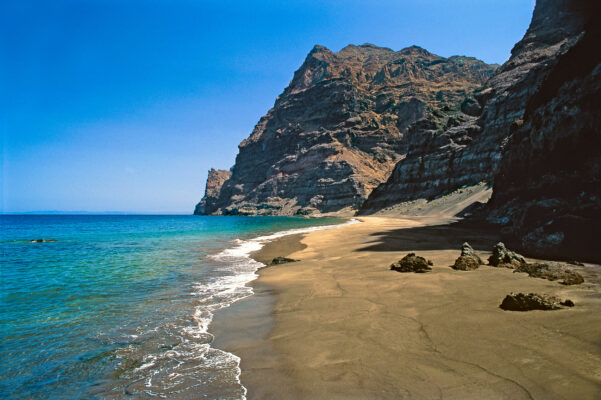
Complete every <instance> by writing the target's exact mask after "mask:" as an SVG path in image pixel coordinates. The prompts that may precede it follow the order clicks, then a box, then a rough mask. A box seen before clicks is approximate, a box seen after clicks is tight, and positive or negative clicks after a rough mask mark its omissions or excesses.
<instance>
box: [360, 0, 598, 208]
mask: <svg viewBox="0 0 601 400" xmlns="http://www.w3.org/2000/svg"><path fill="white" fill-rule="evenodd" d="M586 3H587V0H538V1H537V4H536V7H535V10H534V14H533V17H532V22H531V24H530V27H529V28H528V31H527V32H526V34H525V36H524V38H523V39H522V40H521V41H520V42H518V43H517V44H516V45H515V46H514V48H513V50H512V52H511V57H510V59H509V60H508V61H507V62H506V63H505V64H503V65H502V66H501V67H500V68H499V70H498V71H497V72H496V74H495V75H494V76H493V77H492V78H491V79H490V80H489V81H488V82H486V84H485V85H484V86H483V87H482V88H480V89H479V90H477V91H475V92H474V93H473V96H471V97H467V98H466V99H465V101H464V103H463V104H462V110H463V111H464V112H465V113H467V114H469V115H471V116H473V117H472V118H468V119H467V120H466V121H465V122H464V123H462V124H460V125H458V126H452V127H448V129H440V127H435V126H432V125H431V124H429V123H428V122H427V121H423V122H422V121H420V122H418V123H416V124H415V125H414V126H413V127H412V129H410V130H409V131H408V136H407V137H406V138H405V141H406V143H408V151H407V156H406V157H405V158H403V159H402V160H401V161H399V163H398V164H397V165H396V166H395V168H394V170H393V172H392V174H391V176H390V178H389V179H388V180H387V181H386V182H385V183H384V184H382V185H380V186H379V187H378V188H376V189H375V190H374V191H373V192H372V194H371V195H370V196H369V198H368V200H367V201H366V202H365V203H364V204H363V206H362V209H361V213H363V214H369V213H373V212H375V211H378V210H381V209H383V208H386V207H390V206H393V205H394V204H397V203H400V202H404V201H408V200H414V199H419V198H433V197H436V196H439V195H441V194H444V193H447V192H451V191H453V190H455V189H457V188H459V187H461V186H464V185H472V184H476V183H478V182H481V181H485V182H489V183H490V184H492V182H493V180H494V176H495V174H496V173H497V171H498V170H499V165H500V162H501V158H502V153H503V149H504V148H505V146H506V145H507V143H508V140H509V138H510V136H511V133H512V129H514V128H515V127H516V126H517V125H518V124H519V123H520V122H521V120H522V118H523V115H524V111H525V109H526V104H527V102H528V100H529V99H530V98H531V97H532V96H533V95H534V94H535V93H536V92H537V90H538V89H539V87H540V85H541V83H542V81H543V79H544V77H545V74H546V73H547V72H548V71H549V70H550V69H551V68H552V67H553V66H554V65H555V64H556V63H557V61H558V60H559V58H560V57H561V56H562V55H563V54H565V53H566V52H567V51H568V50H569V49H570V48H571V47H572V46H573V45H574V44H575V43H576V42H578V40H579V39H580V38H581V37H582V34H583V30H584V28H583V27H584V20H583V16H582V13H580V12H579V11H577V10H578V9H579V8H581V7H583V5H585V4H586Z"/></svg>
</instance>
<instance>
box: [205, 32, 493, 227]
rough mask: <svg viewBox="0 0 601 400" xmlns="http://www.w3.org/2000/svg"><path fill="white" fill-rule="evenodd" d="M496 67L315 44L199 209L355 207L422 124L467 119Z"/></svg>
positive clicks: (416, 50) (424, 54)
mask: <svg viewBox="0 0 601 400" xmlns="http://www.w3.org/2000/svg"><path fill="white" fill-rule="evenodd" d="M495 69H496V66H491V65H487V64H485V63H483V62H482V61H479V60H476V59H475V58H469V57H451V58H444V57H440V56H437V55H435V54H432V53H430V52H428V51H426V50H424V49H422V48H420V47H417V46H412V47H408V48H406V49H402V50H400V51H393V50H391V49H388V48H383V47H377V46H374V45H371V44H364V45H360V46H354V45H349V46H346V47H345V48H343V49H342V50H340V51H339V52H333V51H330V50H329V49H327V48H325V47H323V46H315V47H314V48H313V50H311V52H310V53H309V54H308V55H307V57H306V59H305V61H304V63H303V64H302V65H301V67H300V68H299V69H298V71H296V72H295V73H294V77H293V78H292V81H291V82H290V84H289V86H288V87H287V88H286V89H285V90H284V92H283V93H282V94H281V95H280V96H279V97H278V98H277V99H276V101H275V104H274V106H273V108H272V109H271V110H269V111H268V112H267V114H266V115H265V116H263V117H262V118H261V119H260V120H259V122H258V123H257V125H256V126H255V128H254V130H253V132H252V133H251V135H250V136H249V137H248V138H247V139H245V140H243V141H242V143H240V145H239V154H238V155H237V157H236V163H235V165H234V167H233V169H232V175H231V177H230V178H229V179H228V180H227V181H226V182H225V183H224V184H223V186H222V187H221V189H220V191H219V195H218V196H206V199H205V201H204V205H203V206H202V207H199V208H198V212H199V213H204V214H227V215H295V214H297V213H299V211H298V210H303V211H300V214H303V213H305V212H306V210H313V209H314V210H316V211H317V212H320V213H326V212H337V211H340V210H342V209H348V208H350V209H352V210H357V209H358V208H359V207H360V206H361V204H362V203H363V201H364V200H365V199H366V198H367V197H368V195H369V194H370V193H371V191H372V190H373V189H374V188H375V187H376V186H377V185H379V184H380V183H382V182H384V181H386V179H388V177H389V176H390V172H391V170H392V168H393V167H394V165H395V164H396V162H397V161H398V160H399V159H400V158H402V157H404V155H405V154H406V153H407V151H408V149H409V148H410V147H412V146H415V145H417V146H419V145H421V143H422V142H423V138H421V137H420V135H421V132H422V130H423V129H426V128H424V127H427V130H437V129H445V127H446V126H452V125H455V124H457V123H461V121H463V120H465V119H466V117H468V118H473V117H469V116H465V114H464V113H463V112H462V111H461V110H460V106H461V103H462V102H463V101H464V99H465V94H466V93H470V92H472V91H474V90H475V89H476V88H478V87H480V86H481V85H482V84H483V83H484V82H485V81H486V80H487V79H488V78H490V76H491V75H492V74H493V72H494V70H495ZM422 128H423V129H422ZM410 131H415V134H414V135H413V136H411V135H408V132H410ZM428 132H429V131H428ZM424 138H425V137H424Z"/></svg>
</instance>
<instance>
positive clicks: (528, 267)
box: [514, 263, 584, 285]
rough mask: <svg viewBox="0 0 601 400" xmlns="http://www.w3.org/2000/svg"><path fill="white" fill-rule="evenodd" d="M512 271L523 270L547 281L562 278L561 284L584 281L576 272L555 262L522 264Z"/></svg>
mask: <svg viewBox="0 0 601 400" xmlns="http://www.w3.org/2000/svg"><path fill="white" fill-rule="evenodd" d="M514 272H524V273H527V274H528V275H529V276H531V277H534V278H542V279H547V280H549V281H556V280H559V279H562V282H561V284H563V285H579V284H581V283H582V282H584V278H583V277H582V275H580V274H579V273H578V272H575V271H572V270H570V269H567V268H566V267H565V266H562V265H556V264H545V263H533V264H522V265H520V266H519V267H517V268H516V270H515V271H514Z"/></svg>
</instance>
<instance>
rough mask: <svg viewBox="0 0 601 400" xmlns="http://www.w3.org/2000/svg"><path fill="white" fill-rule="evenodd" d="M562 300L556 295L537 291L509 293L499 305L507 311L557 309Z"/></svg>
mask: <svg viewBox="0 0 601 400" xmlns="http://www.w3.org/2000/svg"><path fill="white" fill-rule="evenodd" d="M560 303H561V300H560V299H559V298H557V297H555V296H549V295H546V294H536V293H528V294H525V293H509V294H508V295H507V296H506V297H505V299H503V302H502V303H501V305H500V306H499V307H501V308H502V309H503V310H507V311H530V310H557V309H560V308H561V305H560Z"/></svg>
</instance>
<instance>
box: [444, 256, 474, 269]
mask: <svg viewBox="0 0 601 400" xmlns="http://www.w3.org/2000/svg"><path fill="white" fill-rule="evenodd" d="M478 267H480V263H478V261H477V260H475V259H474V258H472V257H468V256H460V257H459V258H457V260H455V264H453V265H451V268H453V269H456V270H459V271H473V270H475V269H478Z"/></svg>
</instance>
